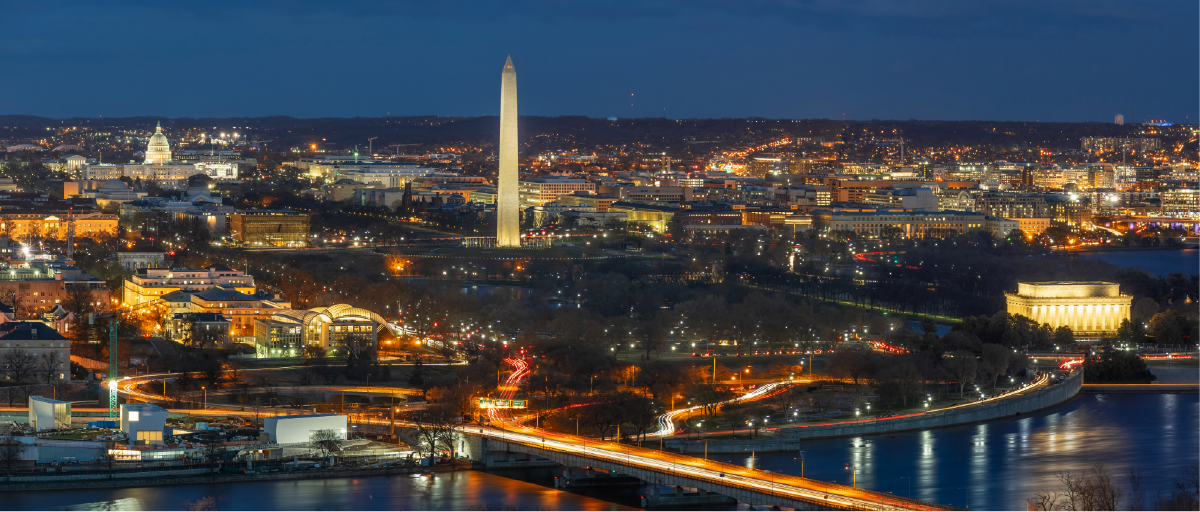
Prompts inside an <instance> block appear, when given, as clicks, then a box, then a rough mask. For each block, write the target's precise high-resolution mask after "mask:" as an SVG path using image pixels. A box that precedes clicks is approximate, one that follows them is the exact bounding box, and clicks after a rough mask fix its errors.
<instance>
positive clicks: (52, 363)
mask: <svg viewBox="0 0 1200 512" xmlns="http://www.w3.org/2000/svg"><path fill="white" fill-rule="evenodd" d="M62 365H63V360H62V354H60V353H58V352H54V351H51V352H46V353H44V354H42V368H41V370H42V376H44V377H45V378H46V384H53V383H54V381H55V380H58V374H59V373H61V372H62Z"/></svg>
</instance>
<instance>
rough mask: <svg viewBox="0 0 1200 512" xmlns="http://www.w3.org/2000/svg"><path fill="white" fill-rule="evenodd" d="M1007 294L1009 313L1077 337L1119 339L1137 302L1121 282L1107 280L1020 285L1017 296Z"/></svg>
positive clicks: (1018, 285) (1015, 294)
mask: <svg viewBox="0 0 1200 512" xmlns="http://www.w3.org/2000/svg"><path fill="white" fill-rule="evenodd" d="M1004 295H1005V297H1008V314H1010V315H1021V316H1024V317H1028V318H1031V319H1033V321H1035V322H1037V323H1039V324H1043V323H1045V324H1050V326H1051V327H1054V328H1056V329H1057V328H1058V327H1059V326H1064V325H1065V326H1067V327H1069V328H1070V329H1071V331H1073V332H1074V333H1075V336H1076V337H1110V336H1115V335H1116V332H1117V328H1118V327H1120V326H1121V321H1122V320H1127V319H1129V306H1130V304H1131V303H1132V302H1133V297H1130V296H1129V295H1122V294H1121V291H1120V289H1119V286H1118V285H1117V283H1108V282H1103V281H1047V282H1039V283H1017V293H1006V294H1004Z"/></svg>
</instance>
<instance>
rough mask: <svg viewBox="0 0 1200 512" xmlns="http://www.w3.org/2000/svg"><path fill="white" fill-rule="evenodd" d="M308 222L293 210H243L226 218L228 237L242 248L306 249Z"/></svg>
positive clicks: (309, 219) (302, 215)
mask: <svg viewBox="0 0 1200 512" xmlns="http://www.w3.org/2000/svg"><path fill="white" fill-rule="evenodd" d="M311 221H312V218H311V216H310V215H309V214H307V213H301V212H298V211H295V210H242V211H238V212H236V213H232V214H230V215H229V236H230V237H231V238H233V240H234V242H236V243H238V244H240V245H242V246H244V247H305V246H307V245H308V231H309V224H310V223H311Z"/></svg>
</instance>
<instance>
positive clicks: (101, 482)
mask: <svg viewBox="0 0 1200 512" xmlns="http://www.w3.org/2000/svg"><path fill="white" fill-rule="evenodd" d="M207 469H208V468H204V469H182V470H171V469H165V470H163V471H158V472H153V473H151V474H139V475H138V476H135V477H125V478H121V477H116V478H111V479H110V478H108V477H107V475H103V476H97V478H87V477H90V476H95V475H68V476H77V477H83V478H78V479H64V478H61V476H60V475H61V474H58V475H53V476H51V475H47V476H45V477H42V476H21V477H14V478H20V479H21V480H19V481H5V482H0V492H4V491H53V490H62V489H97V488H103V489H113V488H122V487H148V486H159V485H187V484H209V483H244V482H269V481H277V480H318V479H330V478H349V477H369V476H383V475H408V474H426V473H445V472H452V471H464V470H466V468H461V467H459V468H456V467H454V466H452V465H446V466H392V467H384V468H370V469H325V470H321V469H314V470H304V471H286V472H280V473H258V474H249V475H247V474H237V473H213V472H208V471H207ZM56 477H57V478H56Z"/></svg>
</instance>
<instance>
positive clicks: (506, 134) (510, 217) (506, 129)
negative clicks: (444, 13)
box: [496, 56, 521, 247]
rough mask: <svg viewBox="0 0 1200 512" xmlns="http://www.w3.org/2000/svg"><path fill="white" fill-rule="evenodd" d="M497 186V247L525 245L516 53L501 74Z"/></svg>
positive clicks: (505, 62)
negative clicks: (523, 241)
mask: <svg viewBox="0 0 1200 512" xmlns="http://www.w3.org/2000/svg"><path fill="white" fill-rule="evenodd" d="M497 174H498V176H497V179H496V181H497V183H496V189H497V190H498V193H497V196H498V197H497V201H496V246H497V247H520V246H521V225H520V223H521V210H520V195H519V192H518V190H517V187H518V186H519V185H518V184H519V182H518V179H519V178H518V175H517V68H515V67H513V63H512V56H509V57H508V60H506V61H504V71H503V73H501V75H500V169H499V172H498V173H497Z"/></svg>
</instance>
